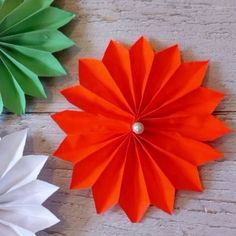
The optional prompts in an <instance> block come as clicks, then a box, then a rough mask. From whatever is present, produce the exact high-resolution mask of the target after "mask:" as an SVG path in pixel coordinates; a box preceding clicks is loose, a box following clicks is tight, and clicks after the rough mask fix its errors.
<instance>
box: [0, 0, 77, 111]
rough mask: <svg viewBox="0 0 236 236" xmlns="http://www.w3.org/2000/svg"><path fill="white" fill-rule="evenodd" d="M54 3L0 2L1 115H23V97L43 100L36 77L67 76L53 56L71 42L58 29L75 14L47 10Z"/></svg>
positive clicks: (19, 0) (50, 1) (40, 1)
mask: <svg viewBox="0 0 236 236" xmlns="http://www.w3.org/2000/svg"><path fill="white" fill-rule="evenodd" d="M52 2H53V0H37V1H35V0H27V1H24V0H2V1H0V113H1V112H2V109H3V107H6V108H7V109H8V110H9V111H11V112H14V113H16V114H18V115H20V114H23V113H24V112H25V107H26V100H25V94H26V95H30V96H33V97H46V94H45V92H44V89H43V86H42V84H41V82H40V80H39V78H38V76H61V75H65V74H66V72H65V70H64V69H63V67H62V66H61V64H60V63H59V61H58V60H57V59H56V58H55V57H54V56H53V55H52V53H54V52H57V51H61V50H63V49H65V48H69V47H71V46H72V45H73V44H74V42H73V41H72V40H70V39H69V38H67V37H66V36H65V35H64V34H63V33H61V32H60V31H59V30H58V29H59V28H60V27H62V26H64V25H65V24H67V23H68V22H69V21H71V19H72V18H73V17H74V14H72V13H70V12H66V11H63V10H61V9H58V8H56V7H52V6H50V5H51V3H52Z"/></svg>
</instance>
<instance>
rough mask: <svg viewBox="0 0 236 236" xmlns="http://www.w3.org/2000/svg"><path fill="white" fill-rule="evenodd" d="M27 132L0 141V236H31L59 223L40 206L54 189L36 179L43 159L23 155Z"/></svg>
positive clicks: (45, 158) (43, 161)
mask: <svg viewBox="0 0 236 236" xmlns="http://www.w3.org/2000/svg"><path fill="white" fill-rule="evenodd" d="M26 136H27V131H26V130H24V131H20V132H16V133H13V134H11V135H8V136H5V137H4V138H3V139H1V140H0V235H1V236H35V233H37V232H38V231H40V230H43V229H45V228H48V227H50V226H52V225H54V224H56V223H58V222H59V220H58V219H57V218H56V216H54V215H53V214H52V213H51V212H50V211H49V210H47V209H46V208H45V207H43V206H42V203H43V202H44V201H45V200H46V199H47V198H48V197H49V196H50V195H52V194H53V193H54V192H55V191H56V190H57V189H58V187H56V186H54V185H51V184H49V183H46V182H44V181H41V180H38V179H37V177H38V174H39V173H40V171H41V169H42V168H43V166H44V164H45V162H46V160H47V157H46V156H35V155H32V156H23V150H24V146H25V141H26Z"/></svg>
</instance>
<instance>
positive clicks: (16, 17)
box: [0, 0, 53, 35]
mask: <svg viewBox="0 0 236 236" xmlns="http://www.w3.org/2000/svg"><path fill="white" fill-rule="evenodd" d="M52 2H53V0H37V1H35V0H25V1H24V2H23V3H22V4H20V5H19V6H18V7H17V8H15V10H14V11H11V12H10V13H9V14H8V15H7V16H6V17H5V18H4V20H3V21H2V22H1V24H0V32H1V33H0V35H4V34H6V33H7V32H8V31H9V30H10V29H11V28H13V27H16V26H17V25H18V24H19V23H21V22H22V21H24V20H26V19H29V18H30V17H31V16H33V15H35V14H36V13H38V12H40V11H42V10H43V9H45V8H47V7H49V6H50V5H51V3H52Z"/></svg>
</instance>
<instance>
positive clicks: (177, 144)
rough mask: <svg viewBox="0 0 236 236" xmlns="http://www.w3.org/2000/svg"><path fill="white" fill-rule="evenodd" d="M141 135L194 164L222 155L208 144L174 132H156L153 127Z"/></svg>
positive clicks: (200, 163)
mask: <svg viewBox="0 0 236 236" xmlns="http://www.w3.org/2000/svg"><path fill="white" fill-rule="evenodd" d="M143 137H144V138H146V139H147V138H148V139H149V140H150V142H151V143H153V144H155V145H156V146H158V147H160V148H161V149H163V150H166V151H167V152H169V153H172V154H174V155H175V156H178V157H181V158H182V159H184V160H186V161H188V162H189V163H191V164H193V165H196V166H199V165H202V164H205V163H206V162H208V161H212V160H216V159H219V158H220V157H222V156H223V154H222V153H221V152H219V151H217V150H215V149H214V148H212V147H211V146H210V145H207V144H205V143H202V142H199V141H196V140H193V139H190V138H186V137H183V136H182V135H180V134H178V133H174V132H166V131H163V132H160V131H159V132H158V131H154V129H153V130H152V131H151V132H149V133H148V134H144V135H143Z"/></svg>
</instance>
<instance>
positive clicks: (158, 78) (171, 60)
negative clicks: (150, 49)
mask: <svg viewBox="0 0 236 236" xmlns="http://www.w3.org/2000/svg"><path fill="white" fill-rule="evenodd" d="M180 64H181V59H180V51H179V48H178V45H174V46H172V47H170V48H167V49H165V50H163V51H161V52H158V53H156V54H155V57H154V60H153V65H152V68H151V71H150V75H149V78H148V81H147V85H146V88H145V93H144V97H143V101H142V105H141V110H143V109H144V108H145V107H146V106H148V104H149V103H150V102H151V101H152V99H154V98H155V97H156V96H157V94H158V92H159V91H160V90H161V89H162V88H163V87H164V86H165V84H166V83H167V82H168V81H169V79H170V78H171V76H172V75H173V74H174V73H175V71H176V70H177V69H178V67H179V66H180Z"/></svg>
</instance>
